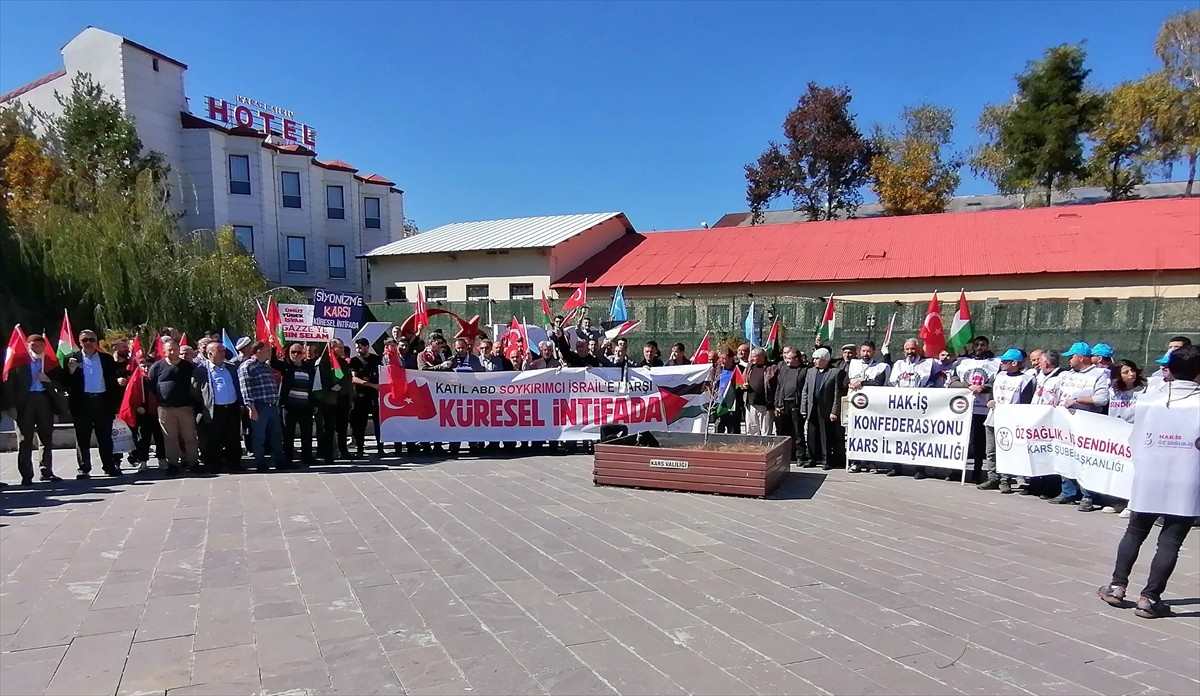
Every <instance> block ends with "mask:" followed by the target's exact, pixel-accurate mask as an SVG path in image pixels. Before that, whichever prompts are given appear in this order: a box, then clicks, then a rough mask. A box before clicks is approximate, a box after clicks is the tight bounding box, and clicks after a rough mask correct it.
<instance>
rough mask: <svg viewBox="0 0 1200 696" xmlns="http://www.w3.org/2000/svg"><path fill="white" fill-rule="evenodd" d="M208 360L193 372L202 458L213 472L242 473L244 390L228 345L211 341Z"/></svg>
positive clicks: (206, 467) (206, 466)
mask: <svg viewBox="0 0 1200 696" xmlns="http://www.w3.org/2000/svg"><path fill="white" fill-rule="evenodd" d="M205 347H206V348H207V349H208V360H207V361H205V362H202V363H200V364H199V365H197V366H196V367H195V369H193V370H192V386H193V388H194V389H195V393H194V394H193V398H194V399H195V402H196V403H198V404H200V405H201V411H200V428H199V436H200V455H201V456H202V457H203V458H204V468H205V469H206V470H207V471H209V472H210V473H214V474H216V473H221V472H222V471H241V470H242V434H241V429H242V388H241V386H240V385H239V384H238V376H237V369H236V368H233V367H231V366H230V365H228V364H227V363H226V362H225V346H223V345H221V343H220V342H219V341H217V342H210V343H208V344H207V345H206V346H205Z"/></svg>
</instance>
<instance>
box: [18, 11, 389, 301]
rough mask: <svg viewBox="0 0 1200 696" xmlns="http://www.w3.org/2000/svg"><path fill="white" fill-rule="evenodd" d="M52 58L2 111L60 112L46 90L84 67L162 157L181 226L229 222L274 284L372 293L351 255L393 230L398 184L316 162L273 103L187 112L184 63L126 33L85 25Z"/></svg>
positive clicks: (362, 266)
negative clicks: (58, 63) (14, 106)
mask: <svg viewBox="0 0 1200 696" xmlns="http://www.w3.org/2000/svg"><path fill="white" fill-rule="evenodd" d="M62 57H63V69H62V70H59V71H57V72H54V73H52V74H50V75H47V76H46V77H43V78H41V79H39V80H37V81H35V82H32V83H30V84H28V85H25V86H24V87H21V88H19V89H16V90H13V91H12V92H9V93H7V94H4V95H2V96H0V108H2V107H3V106H4V105H6V104H8V103H11V102H21V103H22V104H24V105H25V106H27V107H33V108H36V109H38V110H39V111H43V112H47V113H58V112H60V111H61V107H60V106H59V104H58V101H57V99H56V97H55V94H56V93H60V94H63V95H67V94H69V93H70V91H71V82H72V80H73V79H74V77H75V75H76V74H78V73H88V74H90V75H91V77H92V79H93V80H94V81H96V82H97V83H98V84H100V85H101V86H102V87H103V88H104V90H105V91H106V92H108V93H109V94H110V95H113V96H114V97H116V98H117V99H118V100H119V101H120V102H121V104H122V105H123V106H124V108H125V111H126V113H127V114H128V115H129V116H130V117H132V119H133V122H134V125H135V126H136V128H137V131H138V135H139V137H140V138H141V140H142V145H143V147H145V148H146V149H147V150H157V151H159V152H161V153H162V154H163V155H164V157H165V158H166V161H167V163H168V164H169V165H170V167H171V180H170V185H171V188H172V201H175V202H176V205H177V207H178V210H179V212H180V213H181V215H182V217H181V218H180V231H181V233H188V232H191V231H193V230H197V229H216V228H219V227H223V226H225V225H229V226H231V227H232V228H233V229H234V232H235V233H236V234H237V236H238V238H239V239H240V240H241V241H242V244H243V245H244V246H245V247H246V249H247V250H249V251H251V252H252V254H253V255H254V258H255V259H256V261H257V262H258V265H259V268H261V269H262V272H263V274H264V275H265V276H266V277H267V279H268V280H269V281H270V282H272V283H273V284H276V285H287V286H291V287H294V288H297V289H300V290H304V289H308V288H316V287H322V288H328V289H330V290H340V291H350V292H362V293H366V294H367V295H368V299H370V297H369V294H370V285H371V283H370V278H369V270H368V266H367V264H366V261H365V260H363V259H360V258H359V257H360V256H361V255H363V254H364V253H366V252H368V251H371V250H372V249H375V248H377V247H380V246H383V245H385V244H388V243H391V242H394V241H397V240H399V239H401V238H402V237H403V228H404V192H403V191H401V190H400V189H399V188H397V187H396V184H395V183H394V182H392V181H390V180H388V179H387V178H385V177H383V176H381V175H379V174H368V173H363V172H360V171H359V170H357V169H355V168H354V167H352V166H350V165H349V164H346V163H345V162H342V161H339V160H321V159H318V158H317V155H316V151H315V149H316V142H317V136H316V132H315V130H314V129H312V127H310V126H308V125H306V124H303V123H299V122H298V121H295V120H294V117H292V115H291V112H288V111H285V110H283V109H279V108H276V107H272V106H269V105H265V104H261V103H259V102H256V101H254V100H250V99H245V98H243V97H235V96H232V95H226V96H223V97H207V96H206V97H204V98H203V99H198V100H196V105H195V106H196V109H195V111H193V109H191V108H189V100H188V98H187V96H186V93H185V91H184V84H183V77H184V73H185V72H186V71H187V66H186V65H184V64H183V63H181V62H179V61H177V60H175V59H173V58H170V57H168V56H166V55H163V54H161V53H159V52H157V51H154V50H152V49H149V48H147V47H145V46H142V45H140V44H137V43H134V42H132V41H130V40H129V39H126V38H124V37H121V36H117V35H116V34H112V33H109V32H107V31H104V30H101V29H96V28H94V27H89V28H87V29H85V30H84V31H82V32H81V33H80V34H79V35H77V36H76V37H75V38H73V39H71V41H70V42H69V43H67V45H66V46H64V47H63V48H62ZM267 130H270V131H271V134H270V135H268V133H267V132H266V131H267ZM284 136H286V138H285V137H284ZM378 299H382V298H378Z"/></svg>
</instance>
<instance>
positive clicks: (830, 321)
mask: <svg viewBox="0 0 1200 696" xmlns="http://www.w3.org/2000/svg"><path fill="white" fill-rule="evenodd" d="M836 320H837V315H836V314H834V311H833V295H830V296H829V301H828V302H826V303H825V316H823V317H822V318H821V325H820V326H819V327H817V338H818V339H820V340H821V341H823V342H824V343H826V344H832V343H833V327H834V324H835V323H836Z"/></svg>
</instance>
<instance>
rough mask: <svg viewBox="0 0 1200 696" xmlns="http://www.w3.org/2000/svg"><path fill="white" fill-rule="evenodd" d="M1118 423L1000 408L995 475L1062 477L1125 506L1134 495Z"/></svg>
mask: <svg viewBox="0 0 1200 696" xmlns="http://www.w3.org/2000/svg"><path fill="white" fill-rule="evenodd" d="M1132 432H1133V426H1132V425H1131V424H1129V423H1127V422H1125V421H1124V420H1122V419H1120V418H1113V417H1111V416H1103V415H1100V414H1097V413H1089V412H1087V411H1079V410H1071V409H1066V408H1060V407H1057V406H1048V405H1044V404H1037V405H1034V404H1002V405H1000V406H997V407H996V471H998V472H1000V473H1002V474H1011V475H1013V476H1048V475H1051V474H1058V475H1060V476H1063V477H1066V478H1069V479H1075V480H1076V481H1078V482H1079V485H1080V486H1082V487H1083V488H1085V489H1087V490H1089V491H1091V492H1093V493H1101V494H1104V495H1111V496H1114V497H1116V498H1122V499H1124V500H1128V499H1129V494H1130V491H1131V490H1132V489H1133V460H1132V450H1131V449H1130V447H1129V436H1130V434H1131V433H1132Z"/></svg>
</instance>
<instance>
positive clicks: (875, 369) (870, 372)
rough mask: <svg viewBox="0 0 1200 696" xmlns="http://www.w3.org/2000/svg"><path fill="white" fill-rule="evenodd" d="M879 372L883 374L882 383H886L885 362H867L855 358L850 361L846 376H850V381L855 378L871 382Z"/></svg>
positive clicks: (886, 368)
mask: <svg viewBox="0 0 1200 696" xmlns="http://www.w3.org/2000/svg"><path fill="white" fill-rule="evenodd" d="M881 374H882V375H883V383H884V384H887V375H888V365H887V363H882V362H878V361H873V362H869V363H868V362H863V361H862V360H860V359H858V358H855V359H853V360H851V361H850V369H849V370H848V371H847V373H846V376H847V377H849V378H850V381H851V382H853V381H854V380H856V379H860V380H862V381H863V382H872V381H874V380H876V379H878V378H879V375H881Z"/></svg>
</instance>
